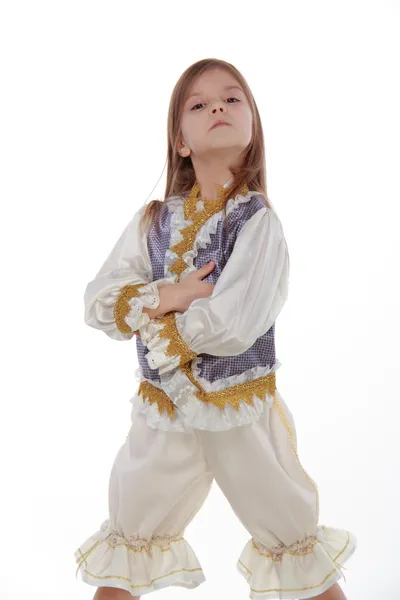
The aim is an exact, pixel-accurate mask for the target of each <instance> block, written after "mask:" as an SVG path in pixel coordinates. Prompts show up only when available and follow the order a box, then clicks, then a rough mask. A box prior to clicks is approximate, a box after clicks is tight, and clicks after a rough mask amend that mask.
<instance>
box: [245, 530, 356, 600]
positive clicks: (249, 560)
mask: <svg viewBox="0 0 400 600" xmlns="http://www.w3.org/2000/svg"><path fill="white" fill-rule="evenodd" d="M356 546H357V540H356V538H355V537H354V536H353V535H352V534H351V533H350V532H349V531H345V530H342V529H334V528H332V527H325V526H320V527H318V529H317V534H316V536H309V537H308V538H307V539H306V540H303V542H298V543H295V544H292V546H290V547H285V546H284V545H283V544H282V545H280V546H277V547H275V548H274V549H271V550H268V549H267V548H265V547H263V546H262V545H261V544H259V543H257V542H255V541H254V540H253V539H251V540H250V541H249V542H248V543H247V544H246V546H245V548H244V550H243V552H242V554H241V556H240V558H239V560H238V563H237V569H238V571H239V572H240V573H241V574H242V575H243V576H244V577H245V579H246V580H247V582H248V584H249V585H250V596H249V597H250V598H251V599H254V600H255V599H257V600H260V599H261V598H262V599H263V600H266V599H273V600H283V599H286V600H288V599H289V600H304V599H306V598H307V599H308V598H313V597H314V596H318V595H319V594H322V593H323V592H325V591H326V590H328V589H329V588H330V587H331V586H332V585H334V584H335V583H336V582H337V581H338V580H339V579H341V577H344V575H343V573H342V571H341V569H342V567H343V563H345V562H346V561H347V560H348V559H349V558H350V557H351V556H352V554H353V553H354V551H355V549H356Z"/></svg>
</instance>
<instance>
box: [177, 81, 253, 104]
mask: <svg viewBox="0 0 400 600" xmlns="http://www.w3.org/2000/svg"><path fill="white" fill-rule="evenodd" d="M218 90H221V91H222V92H229V91H230V90H236V91H241V92H243V93H244V90H243V88H242V86H241V85H239V83H238V82H237V81H236V80H235V79H233V78H228V79H224V80H222V79H215V80H207V81H204V80H203V81H196V83H194V84H193V85H192V86H191V87H190V88H189V89H188V90H186V94H185V102H186V101H187V100H189V98H191V97H192V96H193V97H194V96H201V95H202V94H205V93H206V92H207V91H218Z"/></svg>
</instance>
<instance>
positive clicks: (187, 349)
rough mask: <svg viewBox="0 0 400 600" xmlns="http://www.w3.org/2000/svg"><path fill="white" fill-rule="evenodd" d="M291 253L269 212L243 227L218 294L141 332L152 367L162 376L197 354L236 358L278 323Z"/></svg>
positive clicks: (265, 210) (260, 212)
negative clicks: (276, 321) (158, 370)
mask: <svg viewBox="0 0 400 600" xmlns="http://www.w3.org/2000/svg"><path fill="white" fill-rule="evenodd" d="M288 281H289V253H288V248H287V244H286V240H285V237H284V233H283V229H282V224H281V222H280V220H279V218H278V216H277V215H276V213H275V212H274V211H273V209H270V208H269V207H267V206H265V207H262V208H261V209H260V210H258V211H257V212H256V213H255V214H254V215H253V216H252V217H250V219H249V220H248V221H247V222H246V223H245V224H244V225H243V227H242V229H241V230H240V232H239V234H238V236H237V239H236V242H235V245H234V248H233V251H232V253H231V255H230V257H229V260H228V262H227V263H226V265H225V267H224V269H223V270H222V273H221V275H220V277H219V278H218V281H217V283H216V284H215V286H214V289H213V292H212V294H211V295H210V296H208V297H207V298H198V299H197V300H194V302H192V304H191V305H190V306H189V308H188V310H187V311H185V312H184V313H178V312H175V313H174V312H171V313H167V314H166V315H165V316H164V317H161V318H158V319H154V320H152V321H151V322H150V323H148V324H147V325H144V326H143V327H142V328H141V330H140V332H141V338H142V342H143V343H144V344H145V345H146V346H147V348H148V350H149V352H148V353H147V355H146V358H147V361H148V363H149V366H150V367H151V368H153V369H156V368H159V369H160V373H166V372H168V371H171V370H172V369H174V368H176V367H178V366H183V365H184V364H185V363H187V362H188V361H190V360H192V359H193V358H195V357H196V356H197V355H198V354H201V353H206V354H212V355H214V356H234V355H237V354H242V353H243V352H245V351H246V350H247V349H248V348H250V347H251V346H252V345H253V344H254V343H255V341H256V340H257V338H259V337H260V336H262V335H263V334H265V333H266V332H267V331H268V330H269V329H270V327H271V326H272V325H273V323H274V322H275V320H276V318H277V316H278V315H279V313H280V311H281V310H282V307H283V305H284V304H285V301H286V299H287V296H288Z"/></svg>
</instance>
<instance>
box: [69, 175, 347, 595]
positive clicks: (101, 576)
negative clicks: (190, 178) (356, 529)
mask: <svg viewBox="0 0 400 600" xmlns="http://www.w3.org/2000/svg"><path fill="white" fill-rule="evenodd" d="M228 184H229V182H228V183H227V184H225V186H224V187H227V185H228ZM198 191H199V188H198V186H197V185H195V186H194V188H193V189H192V191H191V193H190V194H189V196H188V197H180V196H174V197H171V198H169V199H168V201H166V202H164V203H163V206H162V210H161V211H160V214H159V215H158V217H157V219H156V220H155V222H153V224H152V225H151V227H150V229H149V228H147V229H146V230H141V229H140V227H139V225H140V218H141V216H142V214H143V212H144V208H145V207H142V208H141V209H139V210H138V211H137V212H136V214H135V215H134V217H133V219H132V220H131V221H130V223H129V224H128V225H127V227H126V228H125V230H124V231H123V233H122V235H121V237H120V239H119V240H118V242H117V244H116V245H115V247H114V249H113V250H112V252H111V253H110V255H109V256H108V258H107V260H106V261H105V263H104V264H103V266H102V267H101V269H100V271H99V272H98V273H97V275H96V276H95V278H94V279H93V280H92V281H91V282H90V283H89V284H88V286H87V288H86V292H85V321H86V323H87V324H88V325H89V326H91V327H95V328H97V329H101V330H103V331H104V332H105V333H106V334H107V335H108V336H110V337H111V338H113V339H115V340H120V341H123V340H130V339H132V337H133V336H134V331H135V330H139V332H140V337H137V338H136V344H137V351H138V357H139V364H140V368H139V380H140V385H139V388H138V390H137V392H136V393H135V395H134V396H133V398H132V399H131V402H132V404H133V407H132V423H131V428H130V431H129V434H128V437H127V439H126V441H125V443H124V444H123V445H122V447H121V449H120V451H119V452H118V454H117V457H116V459H115V462H114V466H113V469H112V472H111V476H110V487H109V518H108V519H107V520H106V521H105V522H104V523H103V525H102V526H101V528H100V529H99V531H97V532H96V533H94V534H93V535H91V536H90V537H89V538H88V539H87V540H86V541H85V542H84V543H83V544H82V545H81V546H80V548H79V549H78V550H77V551H76V553H75V557H76V560H77V563H78V571H80V573H81V576H82V579H83V580H84V581H86V582H87V583H89V584H92V585H95V586H111V587H119V588H122V589H125V590H127V591H129V592H130V593H131V594H132V595H133V596H139V595H142V594H146V593H148V592H151V591H154V590H157V589H160V588H162V587H166V586H169V585H180V586H185V587H188V588H190V587H196V586H197V585H199V583H201V582H203V581H204V579H205V577H204V574H203V571H202V568H201V565H200V564H199V562H198V560H197V558H196V555H195V553H194V551H193V550H192V549H191V547H190V546H189V545H188V543H187V541H186V540H185V539H184V531H185V528H186V526H187V525H188V524H189V523H190V521H191V520H192V519H193V518H194V516H195V514H196V513H197V511H198V510H199V509H200V507H201V505H202V504H203V502H204V500H205V498H206V496H207V494H208V492H209V489H210V486H211V484H212V482H213V480H214V478H215V480H216V482H217V483H218V485H219V486H220V488H221V490H222V491H223V493H224V494H225V495H226V497H227V498H228V500H229V502H230V504H231V506H232V507H233V509H234V510H235V513H236V514H237V515H238V517H239V518H240V520H241V522H242V523H243V525H244V526H245V527H246V529H247V530H248V531H249V533H250V535H251V539H250V540H249V542H248V544H247V545H246V546H245V548H244V549H243V552H242V554H241V556H240V557H239V560H238V563H237V567H238V569H239V571H240V572H241V573H242V574H243V575H244V576H245V578H246V579H247V581H248V582H249V586H250V598H265V599H266V598H279V599H281V598H293V599H304V598H311V597H313V596H317V595H319V594H321V593H322V592H323V591H325V590H326V589H328V588H329V587H330V586H332V585H333V583H335V581H337V580H338V579H340V577H341V576H342V573H341V566H342V565H343V563H344V562H346V560H348V558H349V557H350V556H351V555H352V554H353V552H354V550H355V548H356V539H355V538H354V536H353V535H352V534H351V533H350V532H348V531H346V530H341V529H336V528H332V527H325V526H320V525H319V524H318V518H319V506H318V490H317V487H316V485H315V483H314V482H313V481H312V479H311V478H310V477H309V476H308V475H307V473H306V471H305V470H304V469H303V467H302V466H301V464H300V461H299V458H298V455H297V442H296V431H295V425H294V422H293V418H292V415H291V413H290V411H289V409H288V407H287V406H286V404H285V402H284V400H283V398H282V396H281V395H280V393H279V391H278V389H277V387H276V371H277V369H278V367H279V366H280V363H279V361H278V360H277V359H276V357H275V345H274V332H275V320H276V318H277V316H278V315H279V313H280V311H281V309H282V307H283V305H284V303H285V301H286V299H287V294H288V277H289V256H288V250H287V245H286V241H285V237H284V234H283V229H282V225H281V223H280V221H279V218H278V217H277V215H276V213H275V212H274V211H273V210H272V209H271V208H269V207H267V206H266V205H265V203H264V201H263V199H262V198H261V197H260V194H259V193H258V192H250V191H249V190H248V189H247V188H245V189H244V190H242V193H241V194H239V195H237V196H236V197H235V198H230V199H229V200H228V202H227V205H226V219H227V220H228V222H229V226H230V231H229V232H228V233H227V232H226V231H225V229H224V217H225V213H224V210H223V209H222V208H223V197H222V195H221V196H220V197H219V198H218V200H215V201H209V200H204V199H199V198H198ZM209 260H214V262H215V263H216V268H215V269H214V271H212V272H211V273H210V274H209V275H208V276H207V278H205V279H204V281H209V282H211V283H213V284H214V288H213V292H212V294H211V296H209V297H207V298H200V299H197V300H195V301H194V302H192V304H191V305H190V307H189V308H188V310H187V311H185V312H184V313H179V312H171V313H167V314H165V315H162V316H160V317H158V318H157V319H149V317H148V315H147V314H146V313H145V312H143V307H144V306H146V307H157V306H158V304H159V301H160V300H159V293H158V289H159V286H161V285H174V284H176V283H177V282H178V281H179V279H182V278H183V277H185V276H187V274H188V273H190V272H191V271H193V270H195V269H198V268H199V267H200V266H202V265H203V264H206V263H208V262H209ZM149 507H150V510H149Z"/></svg>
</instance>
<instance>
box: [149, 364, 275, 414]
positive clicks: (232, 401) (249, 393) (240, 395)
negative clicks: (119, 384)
mask: <svg viewBox="0 0 400 600" xmlns="http://www.w3.org/2000/svg"><path fill="white" fill-rule="evenodd" d="M182 370H183V371H184V373H185V374H186V375H187V377H188V378H189V379H190V381H191V383H193V385H195V386H196V387H197V388H198V391H197V392H194V395H195V396H196V398H198V399H199V400H201V402H204V403H205V404H213V405H214V406H218V408H219V409H221V410H224V408H225V407H226V406H228V405H229V406H232V407H233V408H234V409H235V410H239V408H240V402H241V401H243V402H246V404H248V405H249V406H254V395H255V396H257V397H258V398H259V400H262V401H264V400H265V396H266V394H267V393H268V394H270V395H271V396H274V395H275V390H276V373H275V372H273V373H268V374H267V375H264V376H263V377H258V378H257V379H253V380H252V381H244V382H243V383H238V384H236V385H231V386H230V387H228V388H224V389H222V390H217V391H215V392H206V391H205V389H204V388H203V387H202V386H201V385H200V383H199V382H198V381H197V380H196V379H195V378H194V376H193V373H192V372H191V367H190V364H186V365H184V366H183V367H182ZM143 383H144V382H142V383H141V384H140V385H143ZM145 383H146V390H148V393H149V394H154V399H153V402H157V398H158V396H159V392H160V391H162V390H159V389H158V388H156V387H155V386H154V385H152V384H151V383H150V382H148V381H146V382H145ZM139 389H140V388H139ZM165 396H166V397H167V398H168V399H169V401H170V402H171V403H172V404H173V402H172V400H171V399H170V398H169V396H168V395H167V394H165ZM163 402H164V399H163V398H161V409H162V407H163ZM173 406H174V408H176V407H175V405H174V404H173ZM168 408H169V404H167V407H166V408H165V410H166V412H167V414H168V415H169V416H170V418H172V416H171V415H170V414H169V413H168ZM159 410H160V405H159ZM160 414H161V413H160Z"/></svg>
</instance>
